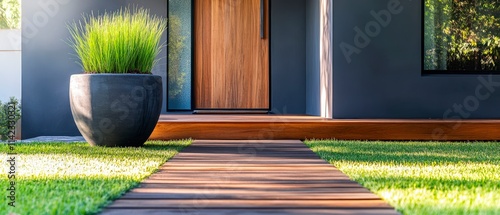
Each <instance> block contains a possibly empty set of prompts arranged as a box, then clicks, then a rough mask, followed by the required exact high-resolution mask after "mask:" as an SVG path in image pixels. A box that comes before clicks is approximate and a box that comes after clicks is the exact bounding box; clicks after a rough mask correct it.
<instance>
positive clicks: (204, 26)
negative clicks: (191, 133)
mask: <svg viewBox="0 0 500 215" xmlns="http://www.w3.org/2000/svg"><path fill="white" fill-rule="evenodd" d="M194 2H195V5H194V11H195V15H194V16H195V18H194V37H195V43H194V50H195V51H194V85H195V86H194V105H195V107H194V108H195V109H215V110H217V109H221V110H227V109H234V110H241V109H249V110H252V109H265V110H267V109H269V8H268V0H195V1H194Z"/></svg>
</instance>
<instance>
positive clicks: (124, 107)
mask: <svg viewBox="0 0 500 215" xmlns="http://www.w3.org/2000/svg"><path fill="white" fill-rule="evenodd" d="M162 92H163V87H162V79H161V76H157V75H143V74H80V75H72V76H71V81H70V91H69V94H70V104H71V113H72V114H73V119H74V120H75V123H76V126H77V127H78V130H80V133H81V134H82V136H83V137H84V138H85V140H87V142H89V144H90V145H92V146H110V147H115V146H116V147H129V146H133V147H138V146H142V145H143V144H144V142H146V140H147V139H148V138H149V136H150V135H151V132H153V129H154V128H155V126H156V123H157V122H158V118H159V116H160V111H161V107H162V98H163V97H162V95H163V94H162Z"/></svg>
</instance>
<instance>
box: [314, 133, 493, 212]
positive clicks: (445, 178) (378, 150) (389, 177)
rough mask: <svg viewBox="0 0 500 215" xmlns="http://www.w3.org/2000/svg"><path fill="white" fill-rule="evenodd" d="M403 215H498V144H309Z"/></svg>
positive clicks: (336, 141)
mask: <svg viewBox="0 0 500 215" xmlns="http://www.w3.org/2000/svg"><path fill="white" fill-rule="evenodd" d="M306 144H307V145H308V146H309V147H311V149H312V150H313V151H315V152H316V153H317V154H318V155H319V156H320V157H322V158H323V159H325V160H327V161H329V162H330V163H332V164H333V165H335V166H336V167H338V168H339V169H340V170H341V171H343V172H344V173H346V174H347V175H349V176H350V177H351V178H352V179H353V180H355V181H357V182H359V183H361V184H362V185H364V186H366V187H367V188H369V189H370V190H372V191H373V192H375V193H376V194H378V195H380V196H381V197H383V198H384V199H385V200H387V201H388V202H389V203H390V204H391V205H393V206H394V207H396V209H397V210H398V211H400V212H402V213H403V214H500V144H499V143H496V142H475V143H451V142H376V141H368V142H367V141H340V140H324V141H317V140H309V141H306Z"/></svg>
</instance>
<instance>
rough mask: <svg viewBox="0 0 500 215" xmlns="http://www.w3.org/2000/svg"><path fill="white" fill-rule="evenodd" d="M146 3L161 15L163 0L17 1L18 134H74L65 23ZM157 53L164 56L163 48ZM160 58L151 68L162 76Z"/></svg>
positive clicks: (71, 65) (74, 66)
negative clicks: (19, 5)
mask: <svg viewBox="0 0 500 215" xmlns="http://www.w3.org/2000/svg"><path fill="white" fill-rule="evenodd" d="M129 4H132V5H139V6H143V7H145V8H150V9H151V11H152V13H156V14H158V15H161V16H165V15H166V9H167V7H166V1H164V0H149V1H140V0H134V1H130V0H113V1H102V0H85V1H78V0H57V1H56V0H54V1H44V0H33V1H30V3H29V4H23V5H22V7H23V8H22V10H23V13H22V14H23V30H22V34H23V46H22V49H23V52H22V59H23V61H22V66H23V67H22V69H23V72H22V106H23V118H22V124H23V126H22V135H23V138H30V137H35V136H41V135H79V132H78V130H77V128H76V126H75V124H74V122H73V117H72V116H71V111H70V107H69V98H68V91H69V79H70V76H71V75H72V74H77V73H81V72H82V71H81V68H80V67H79V66H78V65H77V64H76V63H75V61H76V58H75V57H73V56H71V55H70V54H71V53H73V51H72V49H71V48H70V47H69V46H68V45H67V44H66V41H67V39H68V38H69V34H68V30H67V29H66V25H67V24H68V23H70V22H72V21H73V20H79V19H80V18H81V15H82V14H83V13H89V12H91V11H92V10H94V11H101V12H102V11H105V10H108V11H109V10H116V9H118V8H120V7H122V6H126V5H129ZM160 57H163V58H165V53H162V54H161V55H160ZM164 71H165V60H163V61H162V62H160V63H159V65H158V66H157V67H156V68H155V69H154V71H153V73H154V74H158V75H162V76H163V77H165V76H166V74H165V72H164Z"/></svg>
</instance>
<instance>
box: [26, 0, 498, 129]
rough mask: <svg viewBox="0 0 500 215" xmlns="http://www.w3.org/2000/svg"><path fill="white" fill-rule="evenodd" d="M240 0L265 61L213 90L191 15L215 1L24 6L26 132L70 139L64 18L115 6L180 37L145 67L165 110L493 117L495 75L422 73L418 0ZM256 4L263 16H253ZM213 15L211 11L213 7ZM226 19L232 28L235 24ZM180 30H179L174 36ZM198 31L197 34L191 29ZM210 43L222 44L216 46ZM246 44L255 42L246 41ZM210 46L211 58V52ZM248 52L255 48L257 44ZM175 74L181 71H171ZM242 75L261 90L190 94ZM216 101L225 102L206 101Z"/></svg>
mask: <svg viewBox="0 0 500 215" xmlns="http://www.w3.org/2000/svg"><path fill="white" fill-rule="evenodd" d="M225 1H227V3H228V4H230V3H231V2H233V3H234V2H235V1H243V0H217V1H215V0H214V1H213V2H218V3H220V2H225ZM245 1H248V2H252V3H251V4H250V5H252V6H249V8H253V9H255V10H253V12H252V10H250V12H249V14H254V15H255V14H258V15H259V16H256V17H255V18H256V19H255V20H253V21H248V23H250V25H252V26H254V25H255V26H258V27H261V26H263V27H262V29H263V30H262V31H258V30H255V29H253V28H252V29H253V30H251V31H249V32H250V33H248V32H247V33H248V34H252V39H248V38H246V36H247V35H246V34H244V33H242V34H241V35H236V36H241V37H242V38H240V39H239V40H245V41H257V42H256V44H257V43H258V41H261V40H265V43H264V44H263V45H262V44H260V45H259V46H262V47H264V48H265V51H264V53H266V55H265V57H264V58H263V59H264V61H258V62H262V63H259V64H257V66H259V65H260V66H262V65H264V66H263V67H262V68H258V69H254V70H255V71H261V72H263V73H262V75H263V76H258V77H253V76H252V77H248V76H245V74H240V76H235V77H236V78H234V79H233V80H229V82H230V83H232V84H233V85H228V86H216V85H217V80H212V81H211V82H203V83H198V82H199V80H201V78H200V76H199V75H201V73H200V72H196V71H197V67H198V66H200V65H202V64H201V63H200V62H202V58H203V57H204V56H207V55H208V52H207V51H206V50H200V49H201V48H202V47H203V46H204V45H207V44H205V43H203V41H201V40H200V38H206V37H208V36H206V32H212V33H213V31H210V30H206V31H204V30H203V29H204V27H206V26H212V27H213V26H217V23H215V24H214V23H210V22H207V19H206V18H203V16H201V17H202V18H200V16H199V15H198V16H195V14H196V12H197V11H198V13H204V12H207V11H210V10H211V9H213V7H211V6H210V5H208V6H206V5H205V6H203V5H204V4H207V3H206V2H209V0H169V1H165V0H146V1H144V0H143V1H139V0H114V1H100V0H86V1H78V0H33V1H30V2H29V3H24V4H23V6H22V7H23V26H22V38H23V42H22V50H23V51H22V102H23V103H22V107H23V119H22V121H23V122H22V125H23V126H22V130H23V131H22V134H23V138H31V137H36V136H48V135H54V136H66V135H68V136H73V135H79V132H78V129H77V128H76V126H75V124H74V122H73V118H72V116H71V111H70V106H69V97H68V91H69V79H70V76H71V75H72V74H78V73H81V72H82V71H81V68H80V67H79V65H78V64H77V63H76V61H77V59H76V58H75V57H74V56H72V53H73V51H72V50H71V48H70V47H69V46H68V45H67V40H68V39H69V38H70V35H69V32H68V30H67V28H66V25H67V24H68V23H70V22H73V21H75V20H80V19H81V17H82V14H84V13H90V12H92V11H94V12H96V11H97V12H99V11H100V12H102V11H113V10H117V9H119V8H121V7H123V6H128V5H137V6H141V7H144V8H148V9H150V10H151V12H152V13H154V14H156V15H158V16H163V17H170V26H169V27H170V29H175V30H176V31H173V32H169V33H168V34H166V35H165V37H164V41H165V42H167V41H168V42H169V43H170V42H172V41H171V40H169V39H168V38H171V37H174V36H178V37H179V38H182V41H183V42H182V45H181V47H182V48H181V50H180V51H179V53H177V56H176V58H175V59H178V61H176V62H177V63H179V62H180V64H181V65H177V66H176V67H175V68H173V67H172V65H174V64H175V63H176V62H174V61H173V59H174V58H173V57H170V58H169V57H168V56H171V55H169V54H168V53H169V51H173V50H167V49H166V50H165V51H164V52H163V53H161V54H160V56H159V57H160V59H161V60H160V62H159V64H158V65H157V66H156V67H155V69H154V71H153V73H154V74H157V75H160V76H162V77H163V79H164V80H163V81H164V83H165V84H164V92H165V93H164V107H163V110H162V113H163V114H186V113H191V112H192V111H193V110H206V109H214V110H228V109H229V110H237V109H244V110H254V109H255V110H260V111H262V110H263V111H270V112H271V113H273V114H297V115H302V114H306V115H312V116H322V117H325V118H334V119H453V120H463V119H497V118H500V111H498V110H499V109H498V107H500V92H498V91H500V90H499V88H500V77H498V75H489V74H482V75H478V74H437V75H429V74H424V73H423V70H422V43H423V39H422V37H423V28H422V17H423V10H422V1H415V0H372V1H366V0H265V1H260V0H245ZM213 4H216V3H213ZM234 4H236V3H234ZM262 4H263V5H262ZM204 7H205V8H204ZM259 10H263V12H262V13H260V14H259V12H260V11H259ZM211 12H212V14H211V15H212V16H216V15H217V13H216V12H214V11H213V10H212V11H211ZM239 13H243V12H242V11H238V14H239ZM174 15H175V16H174ZM262 15H263V16H262ZM235 17H238V16H237V15H235ZM244 17H245V16H243V18H242V20H244ZM262 17H264V18H262ZM219 18H220V19H219V21H221V20H224V17H223V16H222V17H219ZM175 20H177V22H174V21H175ZM212 20H216V21H217V19H215V18H214V19H212ZM216 21H214V22H216ZM200 22H203V23H200ZM175 23H177V24H178V25H177V26H176V25H174V24H175ZM229 23H230V22H229ZM202 24H203V25H202ZM231 26H233V27H237V26H239V25H238V23H237V22H234V23H233V25H229V27H231ZM259 30H260V29H259ZM240 31H242V32H246V31H245V28H241V29H240V30H239V31H236V32H240ZM179 32H181V33H180V35H175V33H179ZM204 32H205V35H203V36H200V35H202V34H203V33H204ZM217 32H219V31H215V33H217ZM212 36H213V35H212ZM232 36H235V35H232ZM231 38H233V37H231ZM233 39H234V38H233ZM199 40H200V41H199ZM234 40H237V38H236V39H234ZM177 41H178V40H177ZM219 42H220V41H219ZM200 44H201V45H200ZM208 45H212V46H213V47H216V46H224V44H220V43H219V44H218V43H217V42H214V43H212V44H208ZM249 47H250V48H248V49H253V48H251V47H254V46H249ZM248 49H245V50H248ZM239 51H241V50H239ZM235 52H236V51H235ZM210 53H211V54H213V55H215V54H214V53H217V51H213V50H212V52H210ZM245 53H247V52H246V51H245ZM197 54H198V55H197ZM256 55H257V56H261V55H262V52H259V53H257V54H256ZM211 59H212V58H211ZM231 59H233V58H231ZM219 60H220V59H219ZM228 61H230V59H229V60H228ZM208 62H213V61H210V60H209V61H208ZM217 62H219V61H217ZM221 62H222V61H221ZM221 62H219V63H221ZM224 62H226V61H224ZM240 63H241V62H240ZM174 70H177V73H183V74H184V73H185V75H177V76H175V75H174V76H169V74H172V73H169V72H172V71H174ZM215 72H218V71H215ZM223 74H224V73H223ZM197 75H198V76H197ZM242 76H244V77H245V80H251V81H245V83H241V84H248V86H249V89H251V90H248V91H251V92H258V93H253V94H243V95H244V96H241V95H236V96H233V97H224V98H215V99H213V100H212V102H210V101H209V102H205V103H204V102H203V101H202V99H203V98H207V97H210V98H212V97H213V96H214V95H205V96H203V98H198V97H197V95H200V93H199V92H205V91H203V90H199V91H197V89H206V88H207V83H216V84H212V85H210V87H212V88H211V91H216V90H214V88H215V87H219V90H224V89H225V88H231V86H234V84H236V85H237V84H238V80H239V79H238V78H237V77H242ZM264 76H265V78H262V77H264ZM174 80H180V81H178V82H175V81H174ZM231 81H232V82H231ZM180 82H181V83H182V84H179V83H180ZM246 82H248V83H246ZM167 83H170V85H169V84H167ZM224 83H227V82H224ZM174 85H176V87H175V88H173V86H174ZM169 86H170V87H169ZM231 89H232V90H234V88H231ZM211 96H212V97H211ZM242 97H247V98H246V99H247V100H244V101H255V100H259V101H261V102H260V103H258V104H256V103H251V102H250V103H249V104H248V105H247V106H238V105H239V104H241V103H242V102H238V101H239V100H235V98H238V99H242ZM217 99H219V100H224V99H226V100H230V102H227V103H226V104H221V103H220V102H214V101H217ZM231 99H233V100H231Z"/></svg>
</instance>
